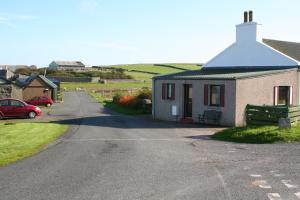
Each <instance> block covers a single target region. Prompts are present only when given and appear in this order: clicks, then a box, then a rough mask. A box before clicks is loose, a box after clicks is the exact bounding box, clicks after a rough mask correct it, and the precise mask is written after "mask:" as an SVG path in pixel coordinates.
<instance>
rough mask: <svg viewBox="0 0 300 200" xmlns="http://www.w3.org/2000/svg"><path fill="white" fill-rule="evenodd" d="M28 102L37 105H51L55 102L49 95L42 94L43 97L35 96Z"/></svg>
mask: <svg viewBox="0 0 300 200" xmlns="http://www.w3.org/2000/svg"><path fill="white" fill-rule="evenodd" d="M26 103H28V104H30V105H35V106H46V107H50V106H51V105H52V104H53V101H52V99H51V98H50V97H48V96H41V97H33V98H32V99H31V100H29V101H26Z"/></svg>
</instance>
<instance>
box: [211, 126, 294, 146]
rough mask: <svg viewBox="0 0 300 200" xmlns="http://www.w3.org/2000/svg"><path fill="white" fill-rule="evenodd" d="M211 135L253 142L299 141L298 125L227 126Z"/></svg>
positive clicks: (224, 139)
mask: <svg viewBox="0 0 300 200" xmlns="http://www.w3.org/2000/svg"><path fill="white" fill-rule="evenodd" d="M212 137H213V138H214V139H217V140H223V141H231V142H241V143H254V144H264V143H280V142H281V143H283V142H284V143H291V142H300V125H297V126H294V127H292V128H291V129H279V128H278V127H277V126H248V127H238V128H229V129H225V130H223V131H220V132H218V133H216V134H214V135H213V136H212Z"/></svg>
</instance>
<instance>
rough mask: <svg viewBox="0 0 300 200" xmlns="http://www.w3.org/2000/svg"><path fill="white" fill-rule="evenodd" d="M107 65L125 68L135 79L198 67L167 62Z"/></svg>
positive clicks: (196, 66) (146, 78)
mask: <svg viewBox="0 0 300 200" xmlns="http://www.w3.org/2000/svg"><path fill="white" fill-rule="evenodd" d="M109 67H113V68H120V69H125V70H126V72H125V73H126V74H128V75H131V76H133V77H134V78H135V79H137V80H149V79H151V78H152V77H153V76H155V75H159V74H169V73H176V72H182V71H186V70H197V69H200V66H198V64H188V63H168V64H130V65H126V64H125V65H111V66H109Z"/></svg>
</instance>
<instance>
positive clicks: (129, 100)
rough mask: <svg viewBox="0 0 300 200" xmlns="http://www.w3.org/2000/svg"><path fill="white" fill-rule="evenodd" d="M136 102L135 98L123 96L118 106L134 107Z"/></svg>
mask: <svg viewBox="0 0 300 200" xmlns="http://www.w3.org/2000/svg"><path fill="white" fill-rule="evenodd" d="M134 101H135V97H134V96H128V95H127V96H122V97H121V98H120V99H119V102H118V104H119V105H120V106H132V105H133V104H134Z"/></svg>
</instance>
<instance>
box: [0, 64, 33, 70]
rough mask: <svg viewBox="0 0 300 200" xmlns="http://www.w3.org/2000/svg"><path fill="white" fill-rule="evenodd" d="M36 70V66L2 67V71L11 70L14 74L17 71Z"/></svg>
mask: <svg viewBox="0 0 300 200" xmlns="http://www.w3.org/2000/svg"><path fill="white" fill-rule="evenodd" d="M26 68H27V69H36V66H35V65H31V66H28V65H0V69H2V70H7V69H8V70H10V71H12V72H15V71H16V70H17V69H26Z"/></svg>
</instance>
